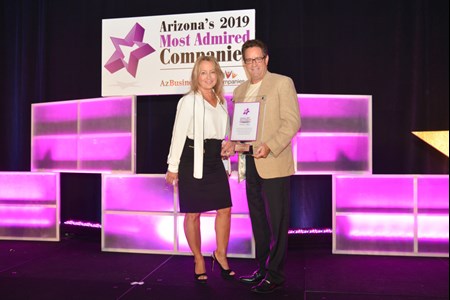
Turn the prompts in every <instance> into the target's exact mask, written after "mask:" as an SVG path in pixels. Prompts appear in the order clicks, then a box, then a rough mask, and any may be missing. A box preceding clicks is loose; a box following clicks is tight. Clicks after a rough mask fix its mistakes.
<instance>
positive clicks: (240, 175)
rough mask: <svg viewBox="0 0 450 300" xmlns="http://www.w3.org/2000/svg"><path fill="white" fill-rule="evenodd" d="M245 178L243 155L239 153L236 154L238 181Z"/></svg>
mask: <svg viewBox="0 0 450 300" xmlns="http://www.w3.org/2000/svg"><path fill="white" fill-rule="evenodd" d="M244 180H245V155H244V154H242V153H239V155H238V182H241V181H244Z"/></svg>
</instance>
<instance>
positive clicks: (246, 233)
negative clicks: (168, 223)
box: [177, 214, 255, 257]
mask: <svg viewBox="0 0 450 300" xmlns="http://www.w3.org/2000/svg"><path fill="white" fill-rule="evenodd" d="M183 222H184V217H183V216H182V215H181V216H179V217H178V218H177V223H178V239H179V242H178V247H179V248H178V251H179V252H181V253H186V254H190V253H191V252H190V251H191V250H190V249H189V245H188V243H187V240H186V236H185V235H184V230H183ZM214 222H215V214H203V215H202V216H201V217H200V224H201V225H200V226H201V234H202V251H203V252H204V253H212V252H213V251H214V250H216V248H217V242H216V233H215V230H214ZM254 255H255V250H254V245H253V235H252V228H251V223H250V217H249V216H248V215H233V214H232V217H231V231H230V241H229V244H228V256H229V257H254Z"/></svg>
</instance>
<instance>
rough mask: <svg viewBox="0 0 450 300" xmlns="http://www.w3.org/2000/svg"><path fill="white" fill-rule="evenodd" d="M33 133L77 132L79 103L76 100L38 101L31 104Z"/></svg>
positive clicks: (34, 134) (37, 134)
mask: <svg viewBox="0 0 450 300" xmlns="http://www.w3.org/2000/svg"><path fill="white" fill-rule="evenodd" d="M31 113H32V117H31V119H32V126H33V130H32V134H33V136H40V135H59V134H76V133H77V130H78V129H77V118H78V104H77V103H76V102H51V103H36V104H32V105H31Z"/></svg>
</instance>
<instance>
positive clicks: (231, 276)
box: [211, 251, 236, 280]
mask: <svg viewBox="0 0 450 300" xmlns="http://www.w3.org/2000/svg"><path fill="white" fill-rule="evenodd" d="M215 252H216V251H213V253H212V255H211V258H212V265H211V270H212V271H214V262H216V261H217V264H218V265H219V268H220V275H222V278H224V279H227V280H231V279H234V275H236V274H231V273H233V270H231V269H228V270H225V269H224V268H223V267H222V265H221V264H220V262H219V261H218V260H217V258H216V255H215Z"/></svg>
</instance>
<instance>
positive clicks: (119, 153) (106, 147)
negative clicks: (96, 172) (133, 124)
mask: <svg viewBox="0 0 450 300" xmlns="http://www.w3.org/2000/svg"><path fill="white" fill-rule="evenodd" d="M131 144H132V137H131V134H115V135H81V136H80V137H79V146H80V156H79V157H80V160H81V161H92V160H95V161H99V160H103V161H126V162H130V163H131V160H130V157H131V151H132V145H131ZM130 167H131V166H130V165H129V166H128V168H130Z"/></svg>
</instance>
